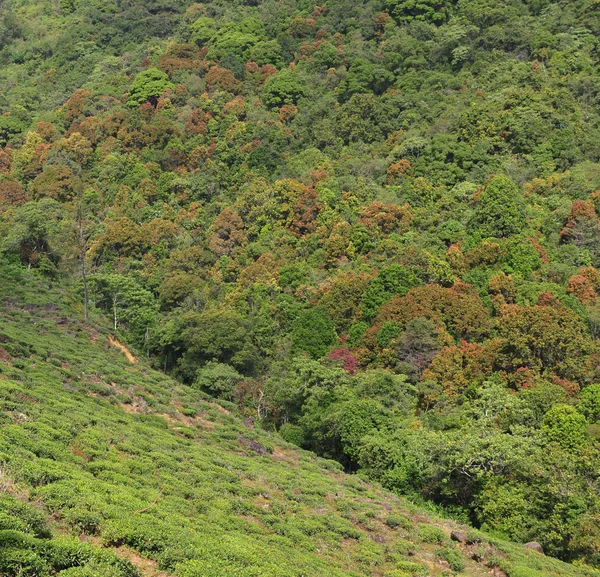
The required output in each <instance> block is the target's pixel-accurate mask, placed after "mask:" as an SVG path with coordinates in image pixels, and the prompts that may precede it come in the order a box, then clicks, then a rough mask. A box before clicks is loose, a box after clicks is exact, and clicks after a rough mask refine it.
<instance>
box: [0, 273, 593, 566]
mask: <svg viewBox="0 0 600 577" xmlns="http://www.w3.org/2000/svg"><path fill="white" fill-rule="evenodd" d="M25 303H27V304H25ZM78 303H79V299H78V298H76V297H75V296H73V295H72V294H70V293H69V291H68V289H65V288H64V287H57V286H54V285H52V284H51V283H49V281H48V280H45V279H44V278H43V277H42V276H40V275H39V274H38V273H37V272H36V271H27V270H25V269H23V268H21V267H15V266H10V265H8V264H0V361H1V362H0V575H3V576H6V577H16V576H19V577H24V576H29V577H34V576H35V577H47V576H50V575H59V576H60V577H136V576H141V575H148V576H153V577H159V576H160V577H163V576H168V575H174V576H178V577H321V576H331V577H359V576H366V575H372V576H384V575H385V576H389V577H408V576H423V577H424V576H428V575H432V576H433V575H435V576H442V575H444V576H450V575H458V574H460V575H472V576H475V575H495V576H504V575H508V576H509V577H552V576H559V575H560V576H584V575H586V576H590V577H591V576H593V575H600V573H597V572H595V571H594V570H592V569H589V568H585V567H575V566H573V565H568V564H565V563H562V562H560V561H557V560H555V559H552V558H550V557H545V556H543V555H541V554H539V553H537V552H534V551H530V550H527V549H525V548H524V547H523V546H522V545H514V544H509V543H507V542H504V541H500V540H497V539H494V538H490V537H489V536H486V535H485V534H483V533H480V532H478V531H474V530H470V529H468V528H462V529H461V528H460V527H458V526H457V525H456V524H455V523H454V522H451V521H448V520H442V519H440V518H438V517H436V515H435V514H433V513H432V512H428V511H425V510H420V509H419V508H418V507H416V506H415V505H412V504H411V503H409V502H408V501H405V500H403V499H402V498H400V497H398V496H394V495H392V494H390V493H387V492H385V491H383V490H382V489H381V488H379V487H377V486H375V485H374V484H370V483H367V482H365V481H363V480H361V479H360V478H359V477H358V476H356V475H347V474H345V473H343V472H342V471H341V469H340V466H339V465H338V464H337V463H335V462H333V461H327V460H324V459H321V458H319V457H316V456H315V455H313V454H312V453H309V452H306V451H302V450H299V449H296V448H294V446H292V445H290V444H288V443H286V442H285V441H283V440H282V439H281V438H280V437H279V436H278V435H276V434H274V433H269V432H266V431H262V430H260V428H259V427H258V424H257V425H255V424H254V423H252V422H251V420H250V419H246V420H245V421H242V420H241V419H240V418H238V417H237V416H236V414H235V410H234V408H233V406H232V405H226V404H225V403H224V402H222V403H223V404H217V403H216V402H215V401H214V400H211V399H210V398H209V397H207V396H205V394H204V393H201V392H199V391H197V390H195V389H193V388H191V387H187V386H183V385H180V384H178V383H177V382H175V381H173V380H171V379H170V378H168V377H166V376H165V375H164V374H162V373H160V372H157V371H155V370H151V369H150V368H148V366H147V365H146V364H145V362H144V360H143V359H141V358H136V354H135V352H134V351H132V355H131V357H130V358H129V360H128V358H127V357H126V355H125V354H124V353H123V350H122V349H121V348H119V347H118V346H116V345H117V344H118V342H117V341H116V340H115V337H114V336H113V335H111V334H110V332H109V324H108V322H105V321H104V320H103V319H101V318H98V317H97V318H92V320H91V322H90V323H89V324H85V323H84V322H82V320H81V319H82V318H83V317H82V315H81V311H80V310H79V307H80V306H81V305H80V304H78ZM109 337H110V339H109ZM255 427H256V428H255ZM452 530H460V531H461V532H462V533H464V535H465V540H466V542H465V543H460V544H457V543H456V542H454V541H452V540H451V539H450V532H451V531H452Z"/></svg>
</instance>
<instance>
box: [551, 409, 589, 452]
mask: <svg viewBox="0 0 600 577" xmlns="http://www.w3.org/2000/svg"><path fill="white" fill-rule="evenodd" d="M586 425H587V421H586V418H585V417H584V416H583V415H582V414H581V413H578V412H577V410H576V409H575V408H574V407H571V406H570V405H555V406H554V407H552V408H551V409H550V410H549V411H548V412H547V413H546V414H545V415H544V420H543V429H544V431H545V432H546V435H547V437H548V440H549V441H550V442H552V443H558V444H559V445H561V446H562V447H564V448H565V449H571V450H574V449H576V448H577V447H580V446H581V445H583V444H585V442H586Z"/></svg>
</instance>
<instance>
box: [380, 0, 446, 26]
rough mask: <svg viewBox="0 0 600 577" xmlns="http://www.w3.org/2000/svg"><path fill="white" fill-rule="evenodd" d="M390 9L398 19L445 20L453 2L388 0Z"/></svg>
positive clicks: (405, 20) (404, 20) (440, 0)
mask: <svg viewBox="0 0 600 577" xmlns="http://www.w3.org/2000/svg"><path fill="white" fill-rule="evenodd" d="M386 5H387V7H388V10H389V11H390V12H391V14H392V15H393V16H394V18H396V19H397V20H399V21H401V22H410V21H411V20H431V21H432V22H435V23H439V22H443V21H444V20H446V19H447V17H448V8H449V7H450V5H451V3H450V2H448V1H447V0H387V2H386Z"/></svg>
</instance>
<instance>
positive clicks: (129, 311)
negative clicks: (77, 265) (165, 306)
mask: <svg viewBox="0 0 600 577" xmlns="http://www.w3.org/2000/svg"><path fill="white" fill-rule="evenodd" d="M88 279H89V285H90V293H91V296H92V299H93V300H94V301H95V303H96V306H97V307H98V308H100V309H102V310H103V311H105V312H106V313H108V314H109V315H110V316H111V317H112V319H113V328H114V330H115V331H116V330H117V329H118V328H119V327H120V326H123V327H124V328H125V329H127V330H128V331H129V333H130V334H131V335H132V336H133V337H134V339H135V340H136V342H138V343H139V344H143V343H145V341H146V340H147V338H148V331H149V329H150V327H151V326H152V324H153V323H154V320H155V318H156V314H157V312H158V304H157V302H156V299H155V298H154V295H153V294H152V293H151V292H150V291H148V290H146V289H145V288H144V287H142V286H141V285H140V284H139V283H137V282H136V281H135V280H134V279H133V278H132V277H130V276H126V275H122V274H94V275H90V276H89V277H88Z"/></svg>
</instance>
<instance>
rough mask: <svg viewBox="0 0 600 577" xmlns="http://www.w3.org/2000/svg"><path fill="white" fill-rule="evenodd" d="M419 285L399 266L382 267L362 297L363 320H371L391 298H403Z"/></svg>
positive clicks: (417, 279) (411, 275) (414, 276)
mask: <svg viewBox="0 0 600 577" xmlns="http://www.w3.org/2000/svg"><path fill="white" fill-rule="evenodd" d="M420 284H422V283H421V281H420V280H419V278H418V277H417V276H416V275H414V274H413V273H412V272H410V271H409V270H407V269H406V268H405V267H403V266H402V265H400V264H391V265H387V266H384V267H382V268H381V269H380V271H379V274H378V275H377V276H376V277H375V278H374V279H373V280H372V281H371V284H370V285H369V288H368V289H367V290H366V291H365V293H364V295H363V298H362V307H363V314H364V316H365V318H366V319H368V320H371V319H373V318H374V317H375V315H376V314H377V311H378V310H379V308H380V307H381V306H382V305H384V304H385V303H386V302H387V301H389V300H390V299H391V298H392V297H393V296H395V295H399V296H404V295H405V294H406V293H407V292H408V291H409V290H410V289H411V288H414V287H416V286H419V285H420Z"/></svg>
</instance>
